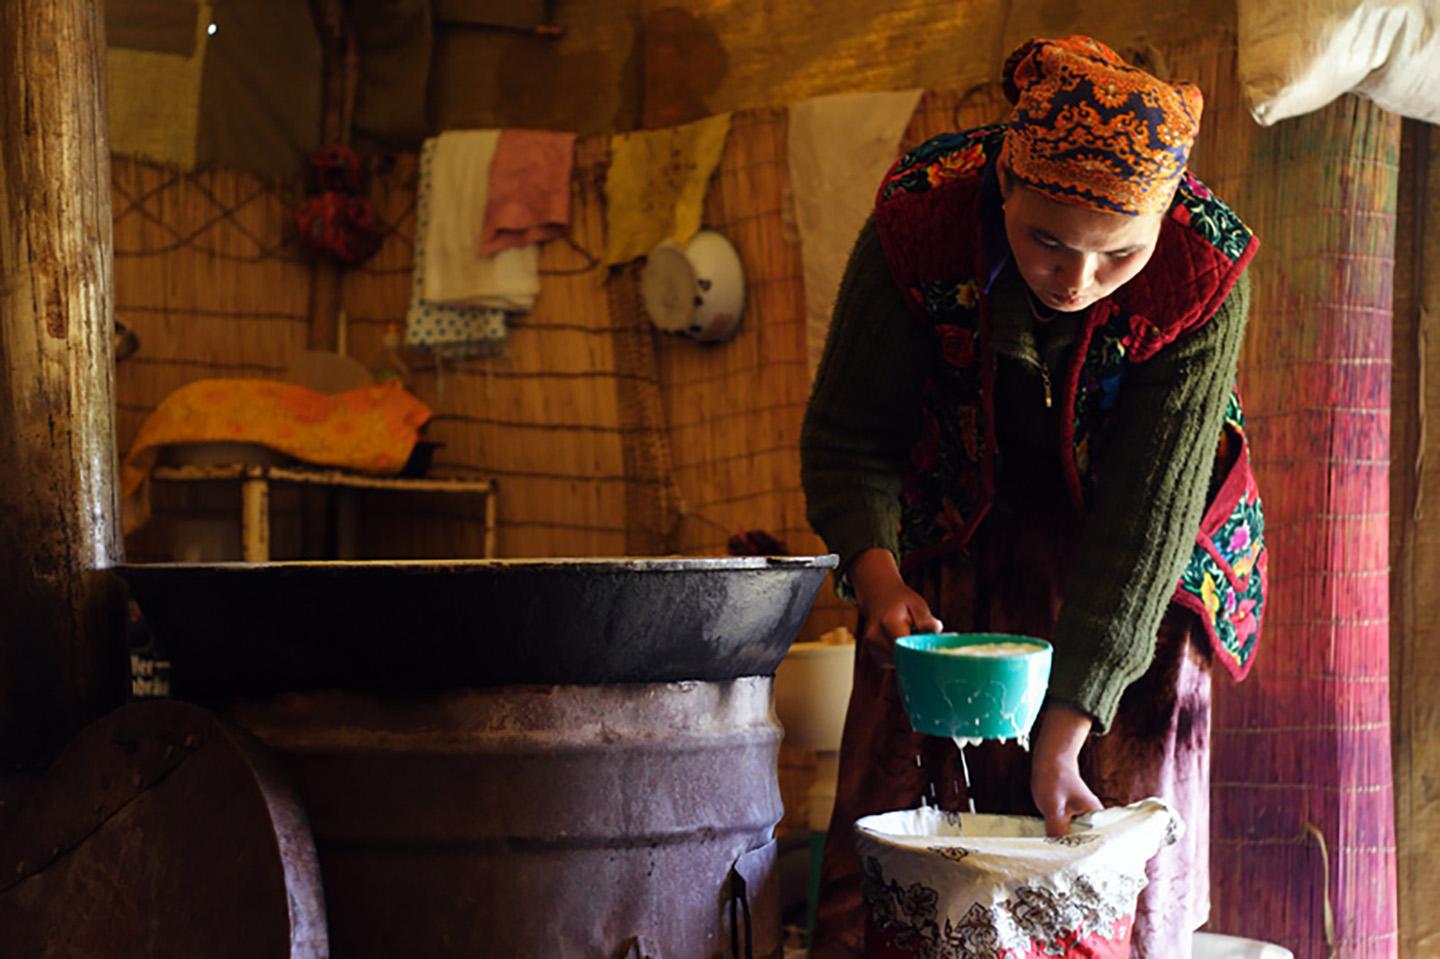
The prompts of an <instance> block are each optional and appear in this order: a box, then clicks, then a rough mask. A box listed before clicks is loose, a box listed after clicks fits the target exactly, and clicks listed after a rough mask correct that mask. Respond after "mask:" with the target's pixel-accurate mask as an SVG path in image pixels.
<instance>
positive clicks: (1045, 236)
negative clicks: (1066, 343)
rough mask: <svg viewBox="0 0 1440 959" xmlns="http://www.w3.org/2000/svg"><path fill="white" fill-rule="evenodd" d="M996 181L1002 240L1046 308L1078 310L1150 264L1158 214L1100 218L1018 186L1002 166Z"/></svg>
mask: <svg viewBox="0 0 1440 959" xmlns="http://www.w3.org/2000/svg"><path fill="white" fill-rule="evenodd" d="M999 175H1000V191H1001V194H1002V196H1004V198H1005V235H1006V236H1007V237H1008V238H1009V240H1010V251H1011V253H1013V254H1014V256H1015V265H1016V266H1017V267H1018V268H1019V270H1020V275H1021V276H1022V277H1024V279H1025V284H1026V285H1027V286H1028V287H1030V289H1031V291H1032V292H1033V293H1034V294H1035V297H1036V299H1038V300H1039V301H1040V302H1041V303H1042V304H1043V305H1044V306H1046V307H1047V308H1049V309H1052V310H1060V311H1061V312H1065V313H1071V312H1074V311H1076V310H1083V309H1085V308H1086V307H1088V306H1090V304H1092V303H1094V302H1096V301H1097V300H1101V299H1104V298H1105V297H1107V296H1109V295H1110V294H1111V293H1114V292H1115V291H1116V290H1118V289H1119V288H1120V287H1122V286H1124V285H1125V283H1127V282H1128V281H1129V280H1130V279H1131V278H1133V277H1134V276H1135V274H1137V273H1139V272H1140V271H1141V270H1142V269H1144V268H1145V264H1146V263H1148V262H1150V255H1151V254H1152V253H1154V252H1155V244H1156V242H1157V241H1158V240H1159V239H1160V223H1161V220H1162V218H1163V216H1164V214H1163V213H1143V214H1140V215H1137V216H1125V215H1123V214H1119V213H1101V212H1100V211H1098V210H1092V209H1089V208H1087V207H1083V206H1077V205H1075V204H1073V203H1059V202H1056V201H1055V200H1052V199H1050V198H1049V197H1047V196H1045V195H1043V194H1041V193H1039V192H1038V191H1036V190H1032V189H1030V188H1028V187H1025V186H1021V185H1020V184H1019V182H1018V181H1017V180H1016V178H1015V175H1014V173H1013V172H1011V171H1010V170H1009V169H1008V168H1007V167H1006V166H1005V165H1004V164H1001V166H1000V168H999Z"/></svg>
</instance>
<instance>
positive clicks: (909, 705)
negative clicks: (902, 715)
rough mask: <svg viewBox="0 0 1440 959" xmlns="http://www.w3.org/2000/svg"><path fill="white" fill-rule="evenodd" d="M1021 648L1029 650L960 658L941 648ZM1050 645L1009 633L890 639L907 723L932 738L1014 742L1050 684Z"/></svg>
mask: <svg viewBox="0 0 1440 959" xmlns="http://www.w3.org/2000/svg"><path fill="white" fill-rule="evenodd" d="M983 643H1024V644H1025V645H1026V646H1029V647H1032V648H1033V651H1032V652H1024V653H1016V654H1014V655H1002V656H966V655H957V654H954V653H945V652H941V650H945V649H953V648H956V647H960V646H978V645H981V644H983ZM1050 653H1051V648H1050V644H1049V643H1047V642H1046V641H1045V640H1043V639H1036V638H1034V637H1033V636H1014V635H1010V634H1008V633H917V634H915V635H912V636H902V637H900V638H899V639H898V640H896V641H895V676H896V679H897V680H898V681H899V683H900V698H901V700H902V701H903V702H904V704H905V712H906V714H907V715H908V716H909V717H910V725H912V726H914V727H915V729H916V731H917V732H922V733H928V734H929V735H931V736H948V737H952V738H953V737H959V738H963V739H1016V738H1024V737H1027V736H1029V735H1030V727H1031V726H1033V725H1034V724H1035V717H1036V715H1038V714H1039V712H1040V704H1041V703H1043V702H1044V701H1045V689H1046V687H1047V686H1048V685H1049V683H1050Z"/></svg>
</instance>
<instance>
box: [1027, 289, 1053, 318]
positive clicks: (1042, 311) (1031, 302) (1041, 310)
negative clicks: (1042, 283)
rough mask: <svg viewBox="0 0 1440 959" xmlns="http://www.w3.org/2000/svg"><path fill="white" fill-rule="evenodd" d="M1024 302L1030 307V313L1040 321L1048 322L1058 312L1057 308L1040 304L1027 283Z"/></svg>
mask: <svg viewBox="0 0 1440 959" xmlns="http://www.w3.org/2000/svg"><path fill="white" fill-rule="evenodd" d="M1025 303H1026V304H1027V305H1028V306H1029V307H1030V315H1031V316H1033V317H1035V319H1037V320H1039V321H1040V322H1041V323H1049V322H1050V321H1051V320H1053V319H1055V316H1056V314H1057V313H1058V312H1059V311H1058V310H1052V309H1049V308H1047V307H1044V306H1041V305H1040V301H1039V300H1038V299H1036V297H1035V293H1034V292H1033V291H1032V290H1031V289H1030V287H1029V285H1028V284H1027V285H1026V287H1025Z"/></svg>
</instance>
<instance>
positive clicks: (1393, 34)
mask: <svg viewBox="0 0 1440 959" xmlns="http://www.w3.org/2000/svg"><path fill="white" fill-rule="evenodd" d="M1238 13H1239V31H1238V35H1237V41H1238V44H1237V45H1238V53H1237V57H1238V60H1237V67H1238V72H1239V74H1240V83H1241V86H1242V87H1243V88H1244V90H1245V96H1246V99H1247V100H1248V101H1249V104H1250V112H1251V114H1253V115H1254V117H1255V119H1256V120H1258V121H1259V122H1260V123H1262V124H1264V125H1266V126H1269V125H1270V124H1272V123H1276V122H1278V121H1280V120H1284V119H1286V118H1288V117H1294V116H1299V115H1300V114H1302V113H1309V112H1310V111H1312V110H1318V109H1320V108H1321V107H1323V106H1325V105H1326V104H1327V103H1329V102H1330V101H1332V100H1334V99H1335V98H1336V97H1339V96H1340V95H1341V94H1345V93H1358V94H1360V95H1362V96H1366V97H1369V98H1370V99H1372V100H1374V101H1375V102H1376V103H1377V104H1379V105H1380V106H1381V107H1383V108H1385V109H1386V110H1391V111H1393V112H1395V113H1399V114H1402V115H1404V116H1407V117H1414V118H1415V119H1417V120H1427V121H1429V122H1431V123H1437V122H1440V30H1437V28H1440V0H1297V2H1295V3H1275V2H1274V0H1239V7H1238Z"/></svg>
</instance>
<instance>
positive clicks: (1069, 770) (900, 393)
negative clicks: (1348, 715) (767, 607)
mask: <svg viewBox="0 0 1440 959" xmlns="http://www.w3.org/2000/svg"><path fill="white" fill-rule="evenodd" d="M1004 83H1005V89H1006V94H1007V96H1008V97H1009V99H1010V101H1011V102H1012V104H1014V109H1013V111H1012V113H1011V116H1010V118H1009V120H1008V121H1007V122H1006V123H1005V124H1002V125H998V126H994V127H982V128H980V129H977V130H971V131H966V132H963V133H956V134H945V135H942V136H940V137H936V138H934V139H932V140H930V141H928V142H927V143H925V144H923V145H922V146H920V147H918V148H917V149H916V150H914V151H911V152H910V153H908V154H906V155H905V156H904V157H902V158H900V160H899V161H898V162H897V163H896V165H895V166H894V167H893V168H892V169H891V172H890V173H889V174H888V176H887V177H886V179H885V181H884V183H883V184H882V185H881V189H880V191H879V195H878V198H877V203H876V209H875V213H874V216H873V217H872V218H871V221H870V222H869V223H867V225H866V227H865V229H864V230H863V231H862V232H861V235H860V237H859V239H858V240H857V242H856V245H855V248H854V251H853V253H852V255H851V260H850V264H849V267H848V269H847V272H846V276H845V279H844V282H843V283H842V286H841V291H840V296H839V298H838V301H837V304H836V310H835V316H834V320H833V324H832V328H831V332H830V338H829V341H828V343H827V345H826V351H825V356H824V359H823V360H822V363H821V366H820V370H819V373H818V375H817V379H816V383H815V387H814V391H813V394H812V396H811V400H810V405H809V408H808V410H807V413H806V419H805V426H804V430H803V434H802V439H801V446H802V469H803V481H804V485H805V491H806V497H807V504H808V511H809V516H810V520H811V523H812V525H813V526H814V527H815V529H816V530H817V531H818V532H819V533H820V534H821V536H822V537H823V538H824V539H825V541H826V542H827V544H828V545H829V546H830V548H831V549H832V550H834V551H835V552H837V553H839V554H840V556H841V563H842V566H841V569H842V573H843V575H842V577H841V584H842V590H848V591H849V592H850V593H852V594H853V597H854V599H855V601H856V603H857V605H858V607H859V613H860V621H861V634H862V635H861V641H860V644H859V648H858V650H857V662H856V676H855V688H854V693H853V694H852V698H851V701H850V707H849V713H848V716H847V719H846V726H845V736H844V742H843V745H842V748H841V766H840V782H839V789H838V797H837V803H836V808H835V816H834V819H833V820H832V823H831V829H830V834H829V839H828V844H827V847H826V852H825V864H824V869H823V877H822V888H821V902H820V906H819V914H818V918H817V927H816V936H815V943H814V946H813V948H812V956H814V957H815V959H835V957H841V956H854V955H859V954H860V952H861V950H862V948H863V925H864V920H863V916H864V909H863V906H862V904H861V900H860V879H859V874H860V873H859V864H858V862H857V857H856V853H855V847H854V832H853V828H852V824H853V823H854V821H855V820H856V819H857V818H859V817H861V816H865V815H869V814H872V813H877V812H883V811H888V810H892V809H899V808H909V807H913V806H915V805H918V804H919V803H920V802H921V801H922V800H923V799H930V800H932V801H939V802H940V803H941V804H943V805H945V806H946V807H948V808H959V807H960V806H961V804H962V802H963V801H964V799H965V797H964V796H963V790H962V788H961V787H960V786H959V783H960V776H959V774H958V768H957V763H956V759H957V752H956V750H955V747H954V746H953V745H952V744H950V743H949V742H946V741H942V740H939V739H934V738H927V737H923V736H920V735H918V734H916V733H915V732H914V731H913V730H912V729H911V728H910V726H909V723H908V721H907V720H906V719H905V716H904V713H903V710H902V708H901V706H900V704H899V699H898V695H897V693H896V689H895V683H894V673H893V643H894V640H895V639H896V637H899V636H904V635H907V634H909V633H911V632H929V631H938V630H940V629H941V628H942V621H943V623H944V626H945V627H948V628H949V629H952V630H960V631H994V632H1013V633H1023V634H1030V635H1036V636H1043V637H1047V638H1049V639H1050V640H1051V641H1052V643H1053V645H1054V647H1055V653H1054V661H1053V667H1052V677H1051V683H1050V689H1049V693H1048V696H1047V701H1046V708H1045V711H1044V712H1043V713H1042V715H1041V718H1040V720H1039V721H1038V723H1037V727H1036V732H1035V735H1034V740H1033V751H1032V752H1031V753H1030V754H1029V755H1027V754H1026V753H1025V752H1023V751H1022V750H1021V749H1020V748H1019V747H1017V746H1016V745H1014V744H1011V745H1008V746H1007V745H1002V744H995V743H986V744H983V745H982V746H980V747H975V748H972V749H970V750H969V751H968V752H967V756H969V758H970V770H971V779H972V782H973V788H972V789H971V794H972V795H971V797H970V798H973V799H974V800H975V802H976V805H977V807H978V808H979V809H980V810H981V811H993V812H1009V813H1017V814H1030V815H1034V814H1036V813H1037V812H1038V813H1039V814H1040V815H1043V816H1044V818H1045V823H1046V829H1047V831H1048V832H1049V833H1050V834H1051V835H1063V834H1064V833H1065V832H1066V830H1067V829H1068V824H1069V820H1070V818H1071V817H1073V816H1075V815H1077V814H1079V813H1082V812H1086V811H1089V810H1093V809H1097V808H1100V806H1101V805H1102V803H1103V804H1105V805H1112V804H1121V803H1128V802H1133V801H1136V800H1138V799H1141V798H1144V797H1146V796H1151V795H1160V796H1163V797H1165V798H1166V799H1168V800H1169V801H1170V802H1171V803H1172V804H1173V805H1174V806H1175V807H1176V808H1177V810H1178V811H1179V812H1180V814H1181V815H1182V817H1183V818H1184V819H1185V821H1186V823H1187V826H1188V829H1187V833H1186V836H1185V838H1184V839H1183V840H1181V842H1179V843H1177V844H1176V845H1174V846H1171V847H1169V848H1168V849H1167V850H1166V851H1164V852H1162V853H1161V855H1160V856H1158V857H1157V858H1156V860H1154V861H1153V862H1152V863H1151V867H1150V876H1149V878H1150V883H1149V886H1148V887H1147V888H1146V890H1145V891H1144V893H1143V894H1142V898H1141V903H1140V910H1139V915H1138V917H1137V922H1136V927H1135V930H1134V940H1133V941H1134V947H1133V948H1134V954H1135V955H1136V956H1155V957H1165V959H1174V957H1177V956H1188V955H1189V949H1190V947H1189V940H1190V934H1191V932H1192V931H1193V930H1194V929H1195V928H1196V927H1197V926H1199V925H1200V924H1202V923H1203V922H1204V921H1205V918H1206V915H1207V912H1208V908H1209V898H1208V892H1209V890H1208V873H1207V868H1208V852H1207V846H1208V838H1209V837H1208V813H1209V810H1208V786H1209V781H1208V744H1209V702H1210V669H1211V664H1212V663H1213V661H1214V660H1216V659H1219V660H1220V661H1221V662H1222V663H1223V664H1224V665H1225V666H1226V667H1227V668H1229V669H1230V671H1231V672H1232V673H1234V674H1235V675H1236V677H1237V678H1239V677H1243V675H1244V673H1245V671H1246V670H1247V669H1248V667H1249V665H1250V662H1251V658H1252V656H1253V653H1254V648H1255V641H1256V638H1257V636H1258V628H1259V619H1260V613H1261V609H1262V606H1263V583H1264V548H1263V543H1262V539H1261V532H1262V529H1261V527H1262V523H1263V521H1262V518H1261V513H1260V504H1259V499H1258V496H1257V494H1256V491H1255V488H1254V483H1253V479H1252V478H1251V476H1250V471H1249V465H1248V454H1247V452H1246V450H1245V448H1244V434H1243V417H1242V416H1241V414H1240V409H1239V403H1238V398H1237V397H1236V396H1235V394H1234V382H1235V367H1236V360H1237V356H1238V353H1239V349H1240V343H1241V340H1242V338H1243V334H1244V327H1245V320H1246V314H1247V311H1248V306H1249V284H1248V280H1247V279H1246V278H1245V276H1244V270H1245V267H1246V265H1247V264H1248V262H1249V260H1250V258H1251V257H1252V256H1253V255H1254V252H1255V248H1256V245H1257V243H1256V241H1255V239H1254V237H1253V236H1252V235H1251V233H1250V231H1249V230H1248V229H1247V228H1246V227H1245V226H1244V224H1243V223H1241V222H1240V220H1239V218H1238V217H1236V216H1235V215H1234V214H1233V213H1232V212H1231V211H1230V210H1229V208H1228V207H1226V206H1225V205H1224V204H1223V203H1221V202H1220V201H1219V200H1217V199H1215V198H1214V197H1213V196H1212V195H1211V194H1210V192H1209V191H1208V190H1207V189H1206V188H1205V187H1204V185H1203V184H1201V183H1200V182H1199V181H1198V180H1196V179H1195V178H1194V177H1192V176H1190V175H1189V174H1188V173H1187V172H1186V162H1187V160H1188V157H1189V152H1190V148H1191V146H1192V145H1193V143H1194V139H1195V135H1196V133H1197V132H1198V128H1199V120H1200V113H1201V110H1202V99H1201V96H1200V93H1199V91H1198V90H1197V89H1196V88H1194V87H1193V86H1190V85H1186V84H1182V85H1172V84H1169V83H1166V82H1164V81H1161V80H1158V79H1156V78H1155V77H1152V76H1150V75H1148V74H1146V73H1144V72H1143V71H1140V70H1137V69H1135V68H1133V67H1130V66H1128V65H1127V64H1125V63H1124V61H1123V60H1121V58H1120V57H1119V56H1118V55H1117V54H1115V52H1114V51H1112V50H1110V49H1109V48H1108V47H1106V46H1104V45H1103V44H1100V43H1098V42H1096V41H1094V40H1091V39H1089V38H1085V37H1070V38H1066V39H1062V40H1035V41H1031V42H1029V43H1027V44H1025V45H1023V46H1022V47H1020V48H1019V49H1018V50H1016V51H1015V52H1014V53H1013V54H1012V55H1011V56H1010V58H1009V60H1008V61H1007V63H1006V67H1005V74H1004ZM1217 439H1218V440H1219V445H1218V450H1217ZM1177 583H1178V584H1179V586H1178V587H1177ZM917 760H918V762H917Z"/></svg>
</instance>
